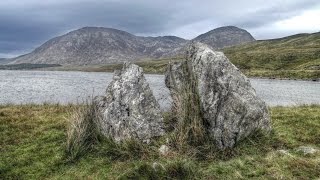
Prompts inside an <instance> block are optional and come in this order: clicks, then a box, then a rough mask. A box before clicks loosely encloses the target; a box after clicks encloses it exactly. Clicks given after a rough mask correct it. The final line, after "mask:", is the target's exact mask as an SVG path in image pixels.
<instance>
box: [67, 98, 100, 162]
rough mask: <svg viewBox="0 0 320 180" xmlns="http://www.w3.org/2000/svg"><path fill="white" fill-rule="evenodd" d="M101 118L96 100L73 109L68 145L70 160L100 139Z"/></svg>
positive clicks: (83, 152)
mask: <svg viewBox="0 0 320 180" xmlns="http://www.w3.org/2000/svg"><path fill="white" fill-rule="evenodd" d="M99 118H100V117H99V113H98V106H97V105H96V103H95V102H94V100H91V102H86V104H85V105H83V106H79V107H76V108H75V109H74V110H73V112H72V114H71V116H70V120H69V127H68V131H67V147H66V154H67V156H68V158H69V159H70V160H75V159H77V158H79V157H80V156H82V155H83V154H85V153H86V152H87V151H88V150H90V149H91V148H92V145H94V144H95V143H97V142H98V141H99V137H100V129H99V125H98V123H99V122H98V120H99Z"/></svg>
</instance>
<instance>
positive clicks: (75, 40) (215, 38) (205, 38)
mask: <svg viewBox="0 0 320 180" xmlns="http://www.w3.org/2000/svg"><path fill="white" fill-rule="evenodd" d="M222 36H224V37H222ZM193 40H194V41H201V42H205V43H208V44H209V45H211V46H212V47H213V48H222V47H225V46H232V45H237V44H241V43H244V42H251V41H254V39H253V37H252V36H251V35H250V34H249V33H248V32H247V31H245V30H242V29H239V28H236V27H231V26H227V27H221V28H218V29H215V30H212V31H209V32H208V33H205V34H203V35H200V36H198V37H197V38H195V39H193ZM189 42H190V41H188V40H185V39H182V38H179V37H176V36H160V37H142V36H135V35H133V34H130V33H128V32H125V31H121V30H117V29H111V28H102V27H85V28H81V29H78V30H75V31H72V32H69V33H67V34H65V35H63V36H59V37H56V38H53V39H51V40H49V41H47V42H46V43H44V44H43V45H41V46H40V47H38V48H37V49H35V50H34V51H33V52H31V53H29V54H26V55H23V56H20V57H17V58H14V59H13V62H12V63H15V64H19V63H33V64H62V65H94V64H111V63H121V62H123V61H136V60H141V59H145V60H146V59H162V58H168V57H177V56H180V55H181V54H183V53H184V50H185V47H186V46H187V44H188V43H189Z"/></svg>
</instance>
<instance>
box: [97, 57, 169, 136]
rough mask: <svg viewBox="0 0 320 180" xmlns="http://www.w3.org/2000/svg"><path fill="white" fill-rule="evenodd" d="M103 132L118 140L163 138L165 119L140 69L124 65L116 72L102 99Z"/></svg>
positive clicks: (100, 102)
mask: <svg viewBox="0 0 320 180" xmlns="http://www.w3.org/2000/svg"><path fill="white" fill-rule="evenodd" d="M96 101H97V102H98V106H99V109H100V112H101V114H102V117H101V120H100V125H101V129H102V133H103V134H104V135H106V136H108V137H111V138H113V139H114V140H115V141H122V140H125V139H132V138H133V139H137V140H141V141H143V142H148V141H149V140H150V139H151V138H152V137H156V136H161V135H163V133H164V130H163V128H162V127H163V124H162V123H163V118H162V114H161V111H160V106H159V104H158V102H157V101H156V99H155V97H154V96H153V94H152V91H151V89H150V87H149V84H148V83H147V81H146V79H145V77H144V74H143V70H142V68H141V67H139V66H137V65H135V64H130V63H124V65H123V69H122V70H121V71H117V72H115V73H114V76H113V81H112V82H111V83H110V84H109V86H108V88H107V92H106V96H104V97H99V98H98V100H96Z"/></svg>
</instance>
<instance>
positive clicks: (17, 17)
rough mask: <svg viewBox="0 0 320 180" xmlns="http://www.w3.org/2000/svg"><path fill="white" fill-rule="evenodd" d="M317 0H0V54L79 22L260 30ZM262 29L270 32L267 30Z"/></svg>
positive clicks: (136, 28)
mask: <svg viewBox="0 0 320 180" xmlns="http://www.w3.org/2000/svg"><path fill="white" fill-rule="evenodd" d="M22 3H23V4H22ZM319 4H320V2H319V1H318V0H300V1H299V0H292V1H290V2H289V1H283V0H270V1H265V0H241V1H233V0H217V1H212V0H204V1H198V0H175V1H172V0H162V1H150V0H136V1H132V0H47V1H42V0H24V1H23V2H22V1H14V0H2V1H1V2H0V55H1V54H2V55H3V54H10V55H12V54H20V53H21V52H25V51H29V50H31V49H33V48H35V47H36V46H38V45H40V44H42V43H43V42H45V41H46V40H48V39H50V38H52V37H54V36H57V35H61V34H64V33H66V32H68V31H70V30H73V29H77V28H81V27H84V26H104V27H112V28H117V29H122V30H125V31H128V32H130V33H134V34H139V35H165V34H173V35H178V36H182V37H185V38H192V37H194V36H196V35H198V34H200V33H204V32H206V31H208V30H211V29H213V28H216V27H218V26H223V25H236V26H239V27H242V28H246V29H248V30H252V31H253V32H255V34H258V35H259V36H260V35H261V34H263V31H262V30H261V29H263V28H262V27H265V26H268V25H270V24H272V23H274V22H276V21H279V20H282V19H287V18H290V17H293V16H296V15H299V14H301V13H302V12H304V11H305V10H308V9H310V8H313V7H314V6H317V5H319ZM274 31H277V30H276V29H275V30H274ZM266 34H267V36H272V33H271V32H270V31H269V32H268V33H266ZM275 34H279V33H278V32H275ZM261 37H263V36H261ZM258 38H259V37H258Z"/></svg>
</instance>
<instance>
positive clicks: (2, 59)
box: [0, 58, 12, 65]
mask: <svg viewBox="0 0 320 180" xmlns="http://www.w3.org/2000/svg"><path fill="white" fill-rule="evenodd" d="M11 61H12V59H7V58H0V65H2V64H8V63H10V62H11Z"/></svg>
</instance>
